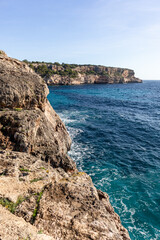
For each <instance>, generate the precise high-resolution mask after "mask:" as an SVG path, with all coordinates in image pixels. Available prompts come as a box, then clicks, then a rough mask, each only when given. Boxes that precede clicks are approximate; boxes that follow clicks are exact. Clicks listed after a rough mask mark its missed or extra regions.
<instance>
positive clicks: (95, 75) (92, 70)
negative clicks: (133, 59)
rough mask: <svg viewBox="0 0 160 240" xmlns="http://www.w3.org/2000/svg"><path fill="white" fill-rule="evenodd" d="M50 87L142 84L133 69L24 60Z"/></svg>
mask: <svg viewBox="0 0 160 240" xmlns="http://www.w3.org/2000/svg"><path fill="white" fill-rule="evenodd" d="M23 61H24V62H25V63H27V64H28V65H29V67H31V68H32V69H33V70H34V71H35V72H36V73H38V74H39V75H40V76H41V77H43V79H44V80H45V82H46V83H47V84H48V85H79V84H102V83H104V84H105V83H108V84H112V83H141V82H142V80H141V79H139V78H136V77H135V73H134V71H133V70H131V69H127V68H117V67H106V66H101V65H78V64H66V63H62V64H60V63H58V62H55V63H51V62H34V61H32V62H29V61H27V60H23Z"/></svg>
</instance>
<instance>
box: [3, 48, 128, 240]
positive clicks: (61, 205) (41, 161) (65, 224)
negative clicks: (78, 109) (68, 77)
mask: <svg viewBox="0 0 160 240" xmlns="http://www.w3.org/2000/svg"><path fill="white" fill-rule="evenodd" d="M0 89H1V91H0V239H2V240H10V239H12V240H14V239H15V240H16V239H32V240H34V239H41V240H42V239H43V240H45V239H46V240H47V239H48V240H51V239H55V240H58V239H62V240H71V239H76V240H88V239H94V240H106V239H108V240H118V239H119V240H120V239H121V240H122V239H123V240H129V239H130V238H129V235H128V232H127V230H126V229H125V228H124V227H123V226H122V225H121V222H120V219H119V216H118V215H117V214H116V213H115V212H114V210H113V208H112V206H111V204H110V202H109V198H108V195H107V194H106V193H103V192H101V191H100V190H97V189H96V188H95V187H94V185H93V183H92V180H91V178H90V177H89V176H88V175H87V174H85V173H81V172H78V170H77V169H76V165H75V163H74V162H73V160H72V159H71V158H70V157H69V156H68V155H67V151H68V150H69V149H70V145H71V139H70V137H69V135H68V133H67V130H66V128H65V126H64V124H63V123H62V121H61V120H60V118H59V116H58V115H57V114H56V113H55V111H54V110H53V109H52V107H51V106H50V104H49V102H48V101H47V98H46V96H47V94H48V88H47V86H46V84H45V82H44V81H43V79H42V78H41V77H39V76H38V75H36V74H35V73H34V72H33V71H32V70H31V69H30V68H28V66H27V64H25V63H22V62H20V61H18V60H15V59H12V58H9V57H7V56H6V54H4V53H3V52H2V51H0Z"/></svg>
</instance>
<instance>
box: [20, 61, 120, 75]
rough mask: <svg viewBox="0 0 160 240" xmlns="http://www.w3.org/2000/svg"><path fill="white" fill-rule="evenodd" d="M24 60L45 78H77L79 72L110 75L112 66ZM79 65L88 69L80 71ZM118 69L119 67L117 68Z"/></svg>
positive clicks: (117, 72)
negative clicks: (55, 76) (57, 76)
mask: <svg viewBox="0 0 160 240" xmlns="http://www.w3.org/2000/svg"><path fill="white" fill-rule="evenodd" d="M23 62H25V63H27V64H28V65H29V67H31V68H32V69H33V70H34V71H35V72H36V73H38V74H39V75H40V76H41V77H43V78H50V77H51V76H53V75H55V74H58V75H60V76H62V77H63V76H68V77H69V78H76V77H77V76H78V73H79V72H82V73H85V74H87V75H89V74H93V75H100V76H109V72H108V69H109V68H110V69H111V68H112V67H104V66H97V65H90V64H86V65H78V64H66V63H62V64H60V63H58V62H54V63H51V62H38V61H32V62H29V61H28V60H26V59H25V60H23ZM79 67H86V69H87V70H83V71H80V70H79ZM112 69H114V68H112ZM115 69H118V68H115ZM124 70H125V69H120V68H119V69H118V71H115V75H119V76H120V75H121V74H122V72H123V71H124Z"/></svg>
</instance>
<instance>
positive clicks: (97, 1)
mask: <svg viewBox="0 0 160 240" xmlns="http://www.w3.org/2000/svg"><path fill="white" fill-rule="evenodd" d="M0 49H2V50H4V51H6V53H7V54H8V55H9V56H11V57H15V58H18V59H20V60H22V59H28V60H39V61H52V62H55V61H58V62H65V63H79V64H83V63H84V64H87V63H89V64H100V65H106V66H115V67H127V68H131V69H134V70H135V72H136V76H137V77H140V78H142V79H160V0H43V1H42V0H0Z"/></svg>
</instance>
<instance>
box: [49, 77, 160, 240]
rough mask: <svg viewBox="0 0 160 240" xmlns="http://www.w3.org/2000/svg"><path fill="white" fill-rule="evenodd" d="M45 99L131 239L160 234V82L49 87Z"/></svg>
mask: <svg viewBox="0 0 160 240" xmlns="http://www.w3.org/2000/svg"><path fill="white" fill-rule="evenodd" d="M48 99H49V101H50V102H51V105H52V106H53V108H54V109H55V110H56V112H57V113H58V114H59V115H60V117H61V119H62V120H63V121H64V122H65V124H66V126H67V129H68V131H69V133H70V135H71V137H72V140H73V143H72V149H71V151H70V152H69V154H70V156H71V157H72V158H73V159H74V160H75V162H76V163H77V166H78V168H79V170H83V171H85V172H87V173H88V174H89V175H90V176H91V177H92V180H93V182H94V184H95V186H96V187H97V188H99V189H101V190H103V191H105V192H107V193H108V194H109V197H110V202H111V204H112V206H113V207H114V209H115V211H116V212H117V213H118V214H119V215H120V218H121V221H122V223H123V225H124V226H125V227H126V228H127V229H128V231H129V234H130V237H131V239H132V240H142V239H143V240H144V239H145V240H150V239H152V240H156V239H157V240H158V239H160V81H144V82H143V83H142V84H138V83H135V84H112V85H104V84H103V85H81V86H54V87H50V94H49V96H48Z"/></svg>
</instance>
